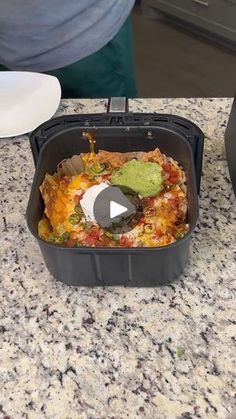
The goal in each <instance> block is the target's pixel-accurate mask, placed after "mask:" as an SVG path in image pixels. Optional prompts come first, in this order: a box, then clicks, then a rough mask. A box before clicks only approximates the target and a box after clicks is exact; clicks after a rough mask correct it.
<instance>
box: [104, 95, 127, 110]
mask: <svg viewBox="0 0 236 419" xmlns="http://www.w3.org/2000/svg"><path fill="white" fill-rule="evenodd" d="M107 112H109V113H127V112H129V102H128V98H126V97H110V98H109V100H108V106H107Z"/></svg>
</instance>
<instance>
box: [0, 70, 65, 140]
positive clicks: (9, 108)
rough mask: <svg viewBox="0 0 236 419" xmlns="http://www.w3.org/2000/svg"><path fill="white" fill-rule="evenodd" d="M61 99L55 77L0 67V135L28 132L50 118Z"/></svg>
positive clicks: (9, 135)
mask: <svg viewBox="0 0 236 419" xmlns="http://www.w3.org/2000/svg"><path fill="white" fill-rule="evenodd" d="M60 100H61V86H60V83H59V81H58V79H57V78H56V77H53V76H48V75H46V74H40V73H31V72H25V71H24V72H23V71H0V138H3V137H13V136H16V135H21V134H25V133H27V132H30V131H32V130H34V129H35V128H37V127H38V126H39V125H40V124H42V123H43V122H46V121H48V120H49V119H50V118H51V117H52V116H53V115H54V113H55V112H56V110H57V108H58V106H59V103H60Z"/></svg>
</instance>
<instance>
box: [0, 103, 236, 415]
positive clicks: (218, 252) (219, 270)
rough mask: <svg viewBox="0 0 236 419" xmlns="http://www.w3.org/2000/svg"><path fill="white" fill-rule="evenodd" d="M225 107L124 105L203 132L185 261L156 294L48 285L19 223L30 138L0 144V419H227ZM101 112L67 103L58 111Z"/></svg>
mask: <svg viewBox="0 0 236 419" xmlns="http://www.w3.org/2000/svg"><path fill="white" fill-rule="evenodd" d="M231 104H232V99H227V98H221V99H174V100H172V99H150V100H149V99H147V100H134V101H130V109H131V110H133V111H143V112H145V111H148V112H150V111H153V112H170V113H174V114H178V115H182V116H184V117H186V118H189V119H191V120H192V121H194V122H195V123H197V124H198V125H199V126H200V128H202V130H203V131H204V133H205V135H206V139H205V153H204V154H205V157H204V164H203V177H202V189H201V197H200V221H199V223H198V226H197V228H196V231H195V234H194V238H193V241H192V245H191V262H190V265H189V266H188V267H187V269H186V271H185V273H184V275H182V276H181V278H180V280H179V282H177V283H175V284H173V285H169V286H165V287H162V288H149V289H145V288H142V289H135V288H133V289H131V288H123V287H115V288H110V287H107V288H73V287H68V286H66V285H64V284H61V283H59V282H56V281H55V280H54V279H53V278H52V277H51V276H50V274H49V273H48V271H47V270H46V268H45V266H44V262H43V259H42V256H41V253H40V251H39V248H38V245H37V242H36V241H35V239H34V238H33V237H32V236H31V235H30V233H29V231H28V229H27V226H26V222H25V210H26V206H27V201H28V197H29V192H30V187H31V183H32V178H33V174H34V165H33V160H32V156H31V152H30V147H29V141H28V138H27V136H22V137H17V138H16V137H15V138H12V139H2V140H0V161H1V177H0V191H1V195H0V199H1V209H0V216H1V217H0V230H1V235H0V255H1V270H0V384H1V390H0V418H11V419H18V418H19V419H20V418H29V419H31V418H32V419H33V418H40V419H41V418H50V419H77V418H78V419H80V418H82V419H83V418H84V419H87V418H88V419H95V418H96V419H101V418H104V419H112V418H114V419H123V418H130V419H134V418H148V419H159V418H160V419H165V418H167V419H172V418H181V419H184V418H186V419H189V418H204V419H205V418H212V419H215V418H229V417H232V418H235V417H236V410H234V409H236V380H235V376H236V365H235V363H236V348H235V344H236V337H235V334H236V333H235V332H236V320H235V318H236V317H235V299H236V285H235V282H236V280H235V278H236V264H235V259H234V252H235V250H236V240H235V197H234V195H233V191H232V187H231V184H230V181H229V175H228V169H227V164H226V160H225V152H224V144H223V140H224V130H225V126H226V122H227V119H228V115H229V111H230V108H231ZM105 105H106V101H103V100H80V101H79V100H64V101H63V102H62V104H61V107H60V109H59V111H58V115H62V114H70V113H76V112H78V113H79V112H83V113H87V112H102V111H104V109H105ZM233 412H234V413H233Z"/></svg>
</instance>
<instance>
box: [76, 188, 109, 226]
mask: <svg viewBox="0 0 236 419" xmlns="http://www.w3.org/2000/svg"><path fill="white" fill-rule="evenodd" d="M108 187H109V185H107V183H104V182H102V183H100V184H99V185H94V186H91V187H90V188H88V189H87V190H86V191H85V193H84V195H83V198H82V199H81V201H80V205H81V207H82V210H83V212H84V215H85V218H86V220H87V221H92V222H96V220H95V217H94V203H95V200H96V198H97V196H98V195H99V194H100V192H102V191H103V190H104V189H106V188H108Z"/></svg>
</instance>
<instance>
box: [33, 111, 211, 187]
mask: <svg viewBox="0 0 236 419" xmlns="http://www.w3.org/2000/svg"><path fill="white" fill-rule="evenodd" d="M73 127H79V128H82V129H89V128H90V129H92V128H107V127H133V128H135V127H136V128H138V127H142V128H149V129H151V128H152V127H153V128H156V127H162V128H165V127H166V128H169V129H172V130H173V131H175V132H177V133H180V134H181V135H183V136H184V138H185V139H187V141H188V142H189V144H190V146H191V148H192V151H193V157H194V162H195V170H196V179H197V188H198V193H200V183H201V173H202V159H203V147H204V134H203V132H202V131H201V129H200V128H199V127H198V126H197V125H196V124H194V123H193V122H191V121H189V120H188V119H185V118H182V117H180V116H177V115H169V114H158V113H156V114H155V113H152V114H149V113H127V114H124V113H121V114H119V113H114V114H113V113H102V114H82V115H77V114H74V115H65V116H60V117H57V118H53V119H51V120H50V121H48V122H45V123H43V124H42V125H40V126H39V127H38V128H36V129H35V130H34V131H33V132H32V133H31V135H30V137H29V138H30V145H31V151H32V154H33V159H34V163H35V166H36V164H37V161H38V156H39V153H40V150H41V148H42V147H43V145H44V144H45V142H46V141H47V140H48V139H49V138H50V137H51V136H52V135H55V134H57V133H59V132H61V131H64V130H65V129H70V128H73Z"/></svg>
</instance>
